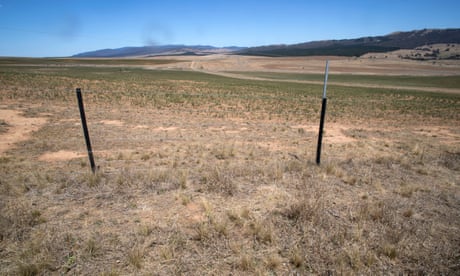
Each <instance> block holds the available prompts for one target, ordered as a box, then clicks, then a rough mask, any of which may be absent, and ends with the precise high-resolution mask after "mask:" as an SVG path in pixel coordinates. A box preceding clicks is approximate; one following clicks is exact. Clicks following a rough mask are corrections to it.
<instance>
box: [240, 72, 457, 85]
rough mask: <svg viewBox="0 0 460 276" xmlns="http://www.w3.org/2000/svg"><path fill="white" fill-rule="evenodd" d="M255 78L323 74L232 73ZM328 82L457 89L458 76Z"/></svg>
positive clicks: (309, 78) (320, 77) (302, 77)
mask: <svg viewBox="0 0 460 276" xmlns="http://www.w3.org/2000/svg"><path fill="white" fill-rule="evenodd" d="M232 73H235V74H242V75H246V76H251V77H257V78H266V79H272V80H291V81H292V80H294V81H295V80H299V81H317V82H320V81H323V80H324V74H323V75H321V74H299V73H279V72H232ZM328 79H329V81H331V82H340V83H346V84H371V85H382V86H407V87H433V88H459V87H460V76H383V75H348V74H335V75H330V76H329V78H328Z"/></svg>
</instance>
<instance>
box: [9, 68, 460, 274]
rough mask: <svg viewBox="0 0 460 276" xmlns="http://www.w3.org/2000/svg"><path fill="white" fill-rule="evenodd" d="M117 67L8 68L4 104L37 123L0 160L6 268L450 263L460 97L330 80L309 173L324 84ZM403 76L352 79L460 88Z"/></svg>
mask: <svg viewBox="0 0 460 276" xmlns="http://www.w3.org/2000/svg"><path fill="white" fill-rule="evenodd" d="M47 62H48V61H45V63H47ZM109 63H110V62H109ZM113 63H115V66H114V64H109V65H110V66H102V65H103V64H97V66H84V67H83V66H56V65H51V66H50V65H49V64H42V65H40V62H38V61H35V64H29V63H27V62H26V63H23V64H21V65H14V64H13V63H8V62H3V63H2V62H0V64H1V65H0V99H1V104H0V111H2V110H3V111H5V110H8V111H17V112H18V113H19V115H20V116H21V117H23V120H26V119H31V120H32V119H33V118H44V119H46V120H45V121H46V122H45V123H43V124H41V125H40V126H39V127H37V126H36V128H34V129H35V130H34V131H32V132H29V133H27V134H24V135H27V136H28V137H27V139H26V140H22V141H21V142H19V143H17V144H14V145H8V149H7V150H6V151H4V152H3V153H2V154H1V156H0V175H1V178H0V209H1V210H0V211H1V212H0V273H1V274H6V275H8V274H19V275H37V274H92V275H126V274H132V275H144V274H159V275H171V274H190V275H216V274H218V275H225V274H235V275H247V274H260V275H272V274H277V275H278V274H281V275H285V274H295V273H298V274H301V275H304V274H330V273H334V274H401V273H402V274H419V273H421V274H455V273H456V272H457V271H458V270H459V269H460V266H459V265H460V264H459V256H460V251H459V248H460V247H459V246H458V245H459V243H460V240H459V233H460V230H459V229H460V219H459V218H460V211H459V210H460V191H459V183H460V167H459V164H460V129H459V128H458V126H459V125H460V112H459V111H460V95H458V94H452V93H451V94H443V93H437V92H427V91H417V90H415V89H414V90H397V89H386V88H364V87H346V86H340V85H331V86H330V87H329V89H328V95H329V101H328V112H327V115H326V126H325V130H326V133H325V137H324V146H323V149H324V151H323V156H322V157H323V158H322V160H323V161H322V164H321V166H317V165H316V164H315V163H314V162H313V161H314V159H315V156H314V154H315V150H316V139H317V136H316V135H317V134H316V133H317V128H318V117H319V109H320V103H321V92H322V87H321V85H315V84H302V83H296V82H276V81H270V82H267V81H261V80H244V79H236V78H227V77H222V76H216V75H209V74H204V73H199V72H192V71H165V70H145V69H142V68H139V66H137V65H136V66H132V65H133V64H128V65H129V66H124V65H122V64H120V63H118V61H116V62H115V61H114V62H113ZM251 74H254V75H255V76H256V75H257V76H260V74H262V73H251ZM263 74H266V73H263ZM277 76H282V77H283V78H286V79H288V80H289V79H296V78H301V76H300V75H298V76H297V75H296V76H294V75H285V76H284V75H277ZM277 76H273V75H270V76H267V75H264V77H267V78H272V79H273V78H276V77H277ZM302 78H303V77H302ZM306 78H312V79H316V78H318V79H321V76H316V75H310V76H306ZM332 78H341V79H340V82H356V81H358V80H356V79H354V77H353V76H350V75H348V76H331V79H332ZM402 78H403V77H401V78H399V77H383V76H382V77H379V76H373V77H366V78H364V80H362V79H361V78H360V79H359V81H364V82H369V83H376V82H381V83H392V80H393V81H394V82H396V83H398V85H404V83H406V84H407V83H409V82H410V83H413V85H414V87H417V86H426V87H447V88H460V87H459V86H458V85H457V84H458V77H451V78H446V79H444V78H443V77H439V78H437V77H430V78H418V77H412V78H411V79H410V80H407V79H403V80H402ZM336 80H337V81H339V79H336ZM408 85H412V84H408ZM77 87H81V88H82V90H83V92H84V101H85V106H86V113H87V119H88V122H89V130H90V135H91V138H92V142H93V149H94V153H95V157H96V164H97V165H98V172H97V173H96V174H95V175H93V174H91V171H90V169H89V167H88V166H89V165H88V161H87V158H86V157H85V145H84V139H83V135H82V131H81V125H80V122H79V120H80V119H79V113H78V107H77V103H76V97H75V88H77ZM0 126H1V129H0V130H1V131H0V135H12V134H13V132H14V131H15V130H17V126H16V124H15V123H14V120H12V118H10V117H6V116H5V117H0Z"/></svg>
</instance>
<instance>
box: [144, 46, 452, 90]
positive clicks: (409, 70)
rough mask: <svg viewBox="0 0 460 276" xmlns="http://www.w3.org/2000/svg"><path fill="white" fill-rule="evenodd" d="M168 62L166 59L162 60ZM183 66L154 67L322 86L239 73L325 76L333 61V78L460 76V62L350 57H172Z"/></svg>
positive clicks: (385, 86) (420, 88) (400, 87)
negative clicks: (335, 76)
mask: <svg viewBox="0 0 460 276" xmlns="http://www.w3.org/2000/svg"><path fill="white" fill-rule="evenodd" d="M162 58H164V57H162ZM168 58H171V59H177V60H181V61H182V62H178V63H172V64H168V65H159V66H153V67H152V66H150V67H149V68H152V69H180V70H190V69H191V70H194V71H199V72H205V73H209V74H215V75H220V76H225V77H231V78H240V79H250V80H266V81H280V82H283V81H284V82H297V83H308V84H322V82H318V81H302V80H272V79H266V78H258V77H253V76H248V75H245V74H239V73H238V72H249V71H252V72H255V71H256V72H281V73H305V74H323V73H324V66H325V61H326V60H329V61H330V70H329V72H330V73H331V74H352V75H398V76H401V75H407V76H450V75H460V61H455V60H440V61H434V62H428V61H424V62H421V61H414V60H402V59H399V58H389V59H383V58H382V59H369V58H350V57H281V58H270V57H252V56H232V55H212V56H203V57H168ZM329 84H330V85H340V86H349V87H369V88H389V89H398V90H419V91H429V92H443V93H456V94H460V89H450V88H432V87H429V88H427V87H407V86H389V85H373V84H365V83H353V84H351V83H342V82H330V83H329Z"/></svg>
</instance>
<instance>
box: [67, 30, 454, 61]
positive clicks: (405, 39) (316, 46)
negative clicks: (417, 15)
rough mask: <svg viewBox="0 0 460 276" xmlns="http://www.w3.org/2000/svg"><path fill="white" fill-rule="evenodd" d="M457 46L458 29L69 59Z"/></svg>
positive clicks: (109, 52)
mask: <svg viewBox="0 0 460 276" xmlns="http://www.w3.org/2000/svg"><path fill="white" fill-rule="evenodd" d="M440 43H453V44H459V43H460V29H423V30H416V31H410V32H394V33H391V34H389V35H384V36H373V37H371V36H369V37H361V38H355V39H342V40H323V41H312V42H305V43H299V44H291V45H285V44H282V45H268V46H260V47H251V48H245V47H236V46H232V47H222V48H219V47H214V46H206V45H194V46H188V45H163V46H144V47H123V48H117V49H102V50H97V51H91V52H84V53H80V54H76V55H74V56H73V57H95V58H113V57H150V56H162V55H210V54H216V53H232V54H238V55H254V56H273V57H277V56H313V55H316V56H361V55H364V54H366V53H383V52H389V51H395V50H401V49H415V48H417V47H421V46H424V45H431V44H440Z"/></svg>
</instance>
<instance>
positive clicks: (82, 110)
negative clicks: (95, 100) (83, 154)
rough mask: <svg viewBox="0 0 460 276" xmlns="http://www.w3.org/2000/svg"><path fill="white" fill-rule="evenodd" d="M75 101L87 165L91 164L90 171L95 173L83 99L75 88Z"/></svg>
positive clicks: (79, 90) (78, 89)
mask: <svg viewBox="0 0 460 276" xmlns="http://www.w3.org/2000/svg"><path fill="white" fill-rule="evenodd" d="M77 99H78V107H79V109H80V117H81V124H82V126H83V134H84V135H85V141H86V148H87V150H88V158H89V163H90V164H91V171H92V172H93V173H95V172H96V164H95V163H94V157H93V150H92V148H91V141H90V139H89V132H88V126H87V125H86V116H85V108H84V106H83V98H82V96H81V89H80V88H77Z"/></svg>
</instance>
